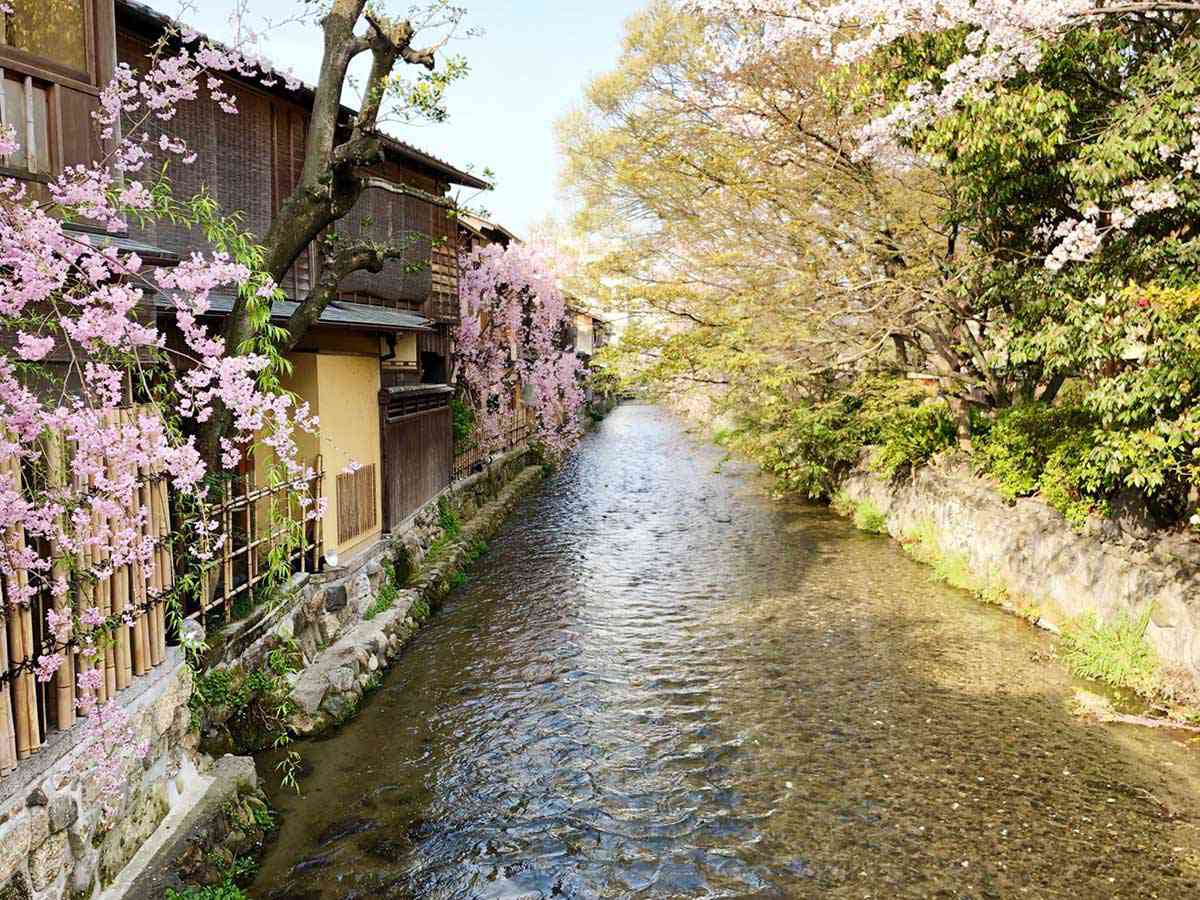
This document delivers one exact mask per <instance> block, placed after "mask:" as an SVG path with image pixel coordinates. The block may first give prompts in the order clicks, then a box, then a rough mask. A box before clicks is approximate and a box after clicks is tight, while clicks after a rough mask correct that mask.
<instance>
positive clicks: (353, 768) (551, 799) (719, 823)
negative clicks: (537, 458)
mask: <svg viewBox="0 0 1200 900" xmlns="http://www.w3.org/2000/svg"><path fill="white" fill-rule="evenodd" d="M1049 647H1050V645H1049V644H1048V639H1047V638H1046V637H1045V636H1044V635H1041V634H1040V633H1038V632H1036V631H1034V630H1033V629H1031V628H1028V627H1026V626H1024V625H1023V624H1022V623H1020V622H1019V621H1018V620H1016V619H1014V618H1012V617H1010V616H1007V615H1004V614H1003V613H1000V612H998V611H996V610H994V609H991V608H988V607H985V606H982V605H980V604H978V603H976V602H975V601H973V600H971V599H970V598H968V597H966V596H965V595H964V594H962V593H961V592H958V591H954V590H951V589H948V588H944V587H940V586H936V585H933V584H931V583H930V581H929V578H928V571H927V570H926V569H924V568H922V567H920V566H918V565H916V564H915V563H913V562H911V561H910V560H908V559H907V558H905V557H904V556H903V554H902V553H901V551H900V550H899V549H898V548H897V547H896V545H895V544H893V543H892V542H890V541H888V540H887V539H885V538H880V537H875V536H868V535H863V534H860V533H858V532H855V531H854V530H853V529H852V528H851V527H850V526H849V525H847V524H846V523H844V522H843V521H841V520H839V519H837V518H835V517H833V516H832V515H830V514H829V513H828V512H827V511H825V510H823V509H819V508H815V507H812V506H807V505H801V504H792V505H789V504H780V503H776V502H772V501H770V500H769V499H767V497H766V495H765V493H764V491H763V488H762V485H761V484H760V483H759V482H758V480H757V479H756V478H755V477H754V476H753V475H752V474H751V473H750V472H749V471H748V468H747V467H746V466H743V465H741V464H737V463H732V462H726V463H724V465H721V452H720V451H719V450H717V449H715V448H712V447H710V446H707V445H705V444H704V443H702V442H700V441H698V440H695V439H694V438H692V437H691V436H689V435H687V434H686V433H685V432H684V426H683V425H682V424H681V423H680V422H679V421H678V420H676V419H674V418H673V417H671V416H670V415H669V414H667V413H665V412H663V411H661V410H658V409H656V408H653V407H648V406H639V405H626V406H622V407H620V408H619V409H617V410H616V411H615V412H614V413H613V415H612V416H611V417H610V418H609V419H608V420H607V421H606V422H605V423H604V424H603V426H602V428H601V429H600V431H599V432H598V433H596V434H593V435H591V436H590V437H589V438H587V439H586V440H585V442H584V444H583V446H582V448H581V450H580V451H579V452H578V453H577V454H576V455H575V457H574V458H573V459H572V460H571V461H570V462H569V464H568V465H566V466H565V467H564V468H563V469H562V470H561V471H560V472H559V473H557V474H556V475H555V476H554V477H553V478H552V479H550V480H549V481H548V482H547V483H546V484H545V485H544V486H543V487H542V488H541V489H540V490H539V491H538V493H536V494H535V495H534V496H532V497H530V498H529V499H528V500H527V501H526V502H524V503H523V504H522V505H521V506H520V507H519V508H518V510H517V511H516V513H515V514H514V516H513V518H512V519H511V520H510V521H509V523H508V524H507V525H506V527H505V528H504V530H503V531H502V533H501V534H500V535H499V536H498V537H497V538H496V540H494V541H493V542H492V548H491V552H490V553H489V554H488V556H487V557H486V558H485V559H484V560H483V561H481V563H480V564H479V574H478V575H477V576H476V577H474V578H472V579H471V581H470V582H469V584H468V585H467V586H466V587H464V588H462V589H461V590H459V591H458V592H457V593H456V594H455V595H454V596H453V597H452V598H451V600H450V601H449V603H448V604H447V607H446V608H445V609H444V610H443V611H442V613H441V615H440V616H438V617H437V618H436V619H435V620H434V624H433V625H432V626H431V627H429V628H427V629H426V630H425V631H424V632H422V633H421V634H420V635H419V636H418V637H417V639H416V640H415V642H414V643H413V644H412V645H411V646H410V648H409V649H408V650H407V652H406V653H405V655H404V656H403V657H402V658H401V659H400V660H399V662H398V663H397V664H396V666H395V667H394V668H393V670H392V671H391V672H390V673H389V675H388V677H387V679H386V682H385V684H384V686H383V688H382V689H381V690H380V691H379V692H378V693H377V694H375V695H374V696H373V697H372V698H371V699H370V700H369V702H368V703H367V704H366V705H365V707H364V709H363V711H362V713H361V714H360V716H359V717H358V718H357V719H356V720H355V721H353V722H352V723H350V724H349V725H347V726H346V727H344V728H343V729H341V730H340V732H338V733H337V734H335V735H333V736H332V737H330V738H328V739H326V740H323V741H318V742H313V743H309V744H305V745H302V747H301V749H302V751H303V753H304V757H305V760H306V763H308V764H310V766H311V772H310V774H308V775H307V776H306V777H305V778H303V779H302V781H301V787H302V791H303V797H302V798H297V797H296V796H295V795H294V794H292V795H289V794H287V793H277V794H276V796H275V797H274V798H273V799H274V800H275V802H277V803H278V804H279V805H280V806H281V808H282V809H283V812H284V816H283V828H282V833H281V835H280V838H279V841H278V842H277V843H276V844H275V845H274V846H273V847H272V848H271V850H270V852H269V853H268V855H267V858H266V860H265V863H264V866H263V869H262V871H261V873H260V875H259V878H258V881H257V883H256V884H255V886H254V890H253V893H254V895H255V896H256V897H275V898H283V897H289V898H314V900H316V898H348V897H361V898H368V897H369V898H375V897H380V898H390V897H395V898H402V897H414V898H417V897H419V898H452V897H453V898H460V897H464V898H465V897H472V898H542V897H570V898H591V897H614V898H615V897H655V898H691V897H846V898H850V897H854V898H864V897H878V898H887V897H947V898H959V897H973V898H974V897H997V898H1000V897H1005V898H1007V897H1072V898H1091V897H1164V898H1165V897H1171V898H1175V897H1185V896H1192V895H1193V894H1194V893H1195V892H1196V891H1197V884H1198V882H1200V879H1198V878H1197V874H1198V870H1197V865H1196V859H1197V858H1198V857H1197V848H1198V847H1200V841H1198V840H1197V835H1196V829H1195V824H1196V821H1197V819H1196V810H1197V806H1196V799H1197V789H1196V781H1195V778H1196V772H1197V769H1196V766H1195V765H1194V763H1193V760H1192V758H1191V755H1190V752H1189V751H1187V750H1186V749H1185V748H1183V747H1182V746H1180V745H1179V744H1177V743H1176V742H1175V741H1174V740H1172V738H1170V737H1169V736H1166V735H1162V734H1155V733H1150V732H1139V731H1136V730H1132V729H1128V728H1118V727H1115V726H1099V725H1095V724H1087V723H1083V722H1081V721H1078V720H1077V719H1075V718H1073V717H1072V715H1071V714H1070V712H1069V710H1068V703H1067V700H1068V698H1069V697H1070V696H1071V693H1072V691H1073V690H1074V689H1075V687H1077V685H1074V684H1072V683H1071V682H1070V681H1069V679H1067V678H1066V677H1065V676H1064V675H1063V674H1062V672H1061V669H1060V668H1059V667H1058V666H1057V665H1056V664H1055V663H1053V662H1046V661H1045V657H1046V651H1047V650H1048V649H1049ZM270 761H271V760H270V758H269V757H267V758H264V760H263V762H264V763H267V764H269V763H270ZM260 769H263V770H266V766H265V765H263V766H260Z"/></svg>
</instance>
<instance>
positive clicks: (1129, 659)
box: [1061, 603, 1162, 697]
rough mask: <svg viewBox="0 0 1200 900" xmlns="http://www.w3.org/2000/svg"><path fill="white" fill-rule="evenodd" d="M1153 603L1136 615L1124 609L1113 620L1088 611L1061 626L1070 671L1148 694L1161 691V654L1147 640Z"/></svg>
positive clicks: (1063, 656) (1063, 645)
mask: <svg viewBox="0 0 1200 900" xmlns="http://www.w3.org/2000/svg"><path fill="white" fill-rule="evenodd" d="M1153 609H1154V606H1153V604H1150V603H1148V604H1146V608H1145V610H1144V611H1143V612H1142V613H1141V615H1139V616H1137V617H1136V618H1134V617H1130V616H1129V615H1128V614H1126V613H1122V614H1121V615H1120V616H1118V617H1117V619H1116V620H1115V621H1114V622H1112V623H1111V624H1109V623H1105V622H1101V621H1099V620H1098V619H1097V618H1096V617H1095V616H1094V615H1092V614H1090V613H1089V614H1087V615H1084V616H1080V617H1078V618H1076V619H1073V620H1072V621H1071V622H1069V623H1067V625H1066V626H1065V627H1064V628H1063V630H1062V648H1061V650H1062V658H1063V660H1064V661H1065V662H1066V664H1067V666H1068V667H1069V668H1070V669H1071V672H1072V673H1073V674H1075V675H1077V676H1079V677H1081V678H1091V679H1094V680H1096V681H1102V682H1104V683H1105V684H1108V685H1112V686H1113V687H1117V688H1128V689H1129V690H1132V691H1136V692H1137V693H1139V694H1142V695H1143V696H1146V697H1154V696H1157V695H1158V694H1160V693H1161V691H1162V678H1161V673H1160V671H1159V662H1158V657H1157V655H1156V654H1155V653H1154V649H1153V648H1152V647H1151V646H1150V643H1149V642H1148V641H1147V640H1146V628H1147V627H1148V626H1149V624H1150V615H1151V613H1152V612H1153Z"/></svg>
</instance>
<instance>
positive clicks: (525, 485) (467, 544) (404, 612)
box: [291, 466, 542, 735]
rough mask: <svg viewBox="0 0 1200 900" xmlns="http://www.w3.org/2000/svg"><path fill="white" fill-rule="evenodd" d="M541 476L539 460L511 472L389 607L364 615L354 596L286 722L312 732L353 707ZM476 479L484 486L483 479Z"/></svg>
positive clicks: (364, 601)
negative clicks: (340, 631) (349, 619)
mask: <svg viewBox="0 0 1200 900" xmlns="http://www.w3.org/2000/svg"><path fill="white" fill-rule="evenodd" d="M541 478H542V469H541V467H540V466H529V467H527V468H525V469H523V470H522V471H521V472H520V473H519V474H518V475H516V477H514V478H513V479H512V481H511V482H508V483H507V484H506V485H505V486H504V488H503V489H502V490H500V491H499V493H498V494H497V495H496V496H495V499H493V500H491V501H489V502H487V503H486V504H484V505H483V506H482V508H480V509H478V510H477V511H476V512H475V513H474V514H473V516H472V518H471V519H470V521H468V522H467V524H466V525H464V526H463V527H462V530H461V531H460V532H459V533H458V534H457V535H456V536H455V537H454V539H453V540H452V541H451V542H450V543H449V544H448V545H447V546H446V548H445V549H443V550H442V552H440V553H439V554H438V555H437V557H436V559H433V560H431V561H430V562H429V563H428V565H422V566H421V567H420V568H419V570H418V571H417V573H416V575H415V577H414V578H413V580H412V582H411V585H410V586H409V587H407V588H405V589H403V590H401V591H399V593H398V595H397V597H396V599H395V601H394V603H393V605H392V606H391V607H390V608H388V609H385V610H383V611H381V612H379V613H378V614H377V615H376V616H375V617H374V618H372V619H370V620H369V621H367V620H364V618H363V612H364V610H366V609H367V608H368V607H369V606H370V604H371V601H372V599H373V598H372V595H370V594H368V595H366V596H363V597H361V598H360V599H357V600H356V601H355V605H354V610H355V612H354V615H353V618H354V620H355V621H356V622H357V624H356V625H355V626H354V627H353V628H351V629H350V630H349V631H347V632H346V633H345V634H344V635H343V636H342V637H340V638H339V639H338V640H337V641H336V642H335V643H334V644H333V645H332V646H330V647H329V648H328V649H326V650H325V651H323V652H322V653H321V654H320V656H319V657H318V658H317V659H316V660H315V661H314V662H313V664H312V665H310V666H308V667H306V668H305V669H304V670H303V671H302V672H301V673H300V675H299V678H298V679H297V681H296V684H295V686H294V688H293V691H292V700H293V702H294V703H295V705H296V713H295V716H294V717H293V719H292V722H291V727H292V730H293V731H294V732H296V733H297V734H302V735H312V734H317V733H319V732H321V731H323V730H325V729H326V728H328V727H329V726H330V725H333V724H336V723H338V722H340V721H343V720H345V719H346V718H348V717H349V716H350V715H352V714H353V713H354V711H355V710H356V709H357V708H358V704H359V703H360V702H361V701H362V698H363V695H364V693H366V691H367V690H368V689H369V687H370V686H371V685H372V683H373V682H374V681H375V680H376V679H377V678H378V677H379V675H378V674H377V673H378V672H380V670H381V669H383V668H385V667H386V666H387V665H388V663H389V662H391V661H392V660H393V659H395V657H396V656H398V655H399V654H400V652H401V650H402V649H403V648H404V645H405V644H407V643H408V640H409V638H410V637H412V635H413V634H414V633H415V632H416V631H417V629H419V628H420V627H421V624H422V622H423V621H424V619H425V618H426V617H427V616H428V614H429V610H430V607H431V606H432V605H433V604H434V603H436V601H437V600H438V599H440V598H441V597H442V596H443V595H444V594H445V593H447V592H448V591H449V589H450V576H451V575H452V574H453V573H454V572H456V571H457V570H459V569H460V568H461V567H462V565H463V563H464V561H465V559H466V558H467V557H468V556H469V554H470V553H471V550H472V548H473V547H474V546H475V544H476V542H477V541H480V540H484V539H486V538H487V537H488V536H490V535H491V534H492V533H493V532H495V530H496V529H497V528H498V527H499V526H500V524H501V523H502V522H503V521H504V520H505V518H507V517H508V514H509V513H510V512H511V511H512V507H513V506H514V505H515V504H516V502H517V501H518V500H519V499H520V498H521V496H522V495H523V494H524V493H525V492H526V491H527V490H528V489H529V488H531V487H532V486H533V485H535V484H537V483H538V482H539V481H540V480H541ZM493 484H495V482H493ZM478 485H480V486H481V488H484V487H486V486H487V485H488V482H486V481H481V482H478ZM487 490H488V491H490V488H487ZM485 495H486V492H485V493H483V494H476V495H474V496H475V498H476V499H472V498H471V495H467V496H463V495H460V496H459V497H458V498H457V501H456V502H465V503H466V504H467V506H468V508H469V507H470V506H472V505H473V504H475V503H476V502H478V498H479V497H481V496H485Z"/></svg>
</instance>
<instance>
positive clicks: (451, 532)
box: [437, 494, 462, 538]
mask: <svg viewBox="0 0 1200 900" xmlns="http://www.w3.org/2000/svg"><path fill="white" fill-rule="evenodd" d="M437 507H438V525H439V526H440V527H441V529H442V532H443V533H444V536H446V537H451V538H452V537H454V536H455V535H457V534H458V532H459V530H460V529H461V528H462V523H461V522H460V521H459V518H458V513H457V512H455V510H454V506H453V505H452V504H451V503H450V498H449V497H447V496H446V495H445V494H443V495H442V496H441V497H438V503H437Z"/></svg>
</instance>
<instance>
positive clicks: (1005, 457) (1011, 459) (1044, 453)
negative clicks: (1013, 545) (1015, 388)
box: [972, 403, 1095, 500]
mask: <svg viewBox="0 0 1200 900" xmlns="http://www.w3.org/2000/svg"><path fill="white" fill-rule="evenodd" d="M1094 425H1095V423H1094V421H1093V419H1092V417H1091V416H1090V415H1088V414H1087V413H1086V412H1085V411H1084V410H1082V409H1080V408H1078V407H1074V406H1070V407H1053V406H1047V405H1045V404H1042V403H1023V404H1019V405H1017V406H1013V407H1010V408H1008V409H1003V410H1000V411H999V412H997V413H996V414H995V416H994V417H993V418H991V419H982V418H977V419H976V420H975V421H974V422H973V429H972V430H973V432H974V434H973V438H974V441H973V442H974V446H975V461H976V464H977V466H978V467H979V469H980V471H983V472H987V473H988V474H989V475H991V476H992V477H993V478H995V479H996V481H997V482H998V485H999V489H1000V493H1001V494H1002V495H1003V496H1004V497H1005V498H1006V499H1008V500H1015V499H1016V498H1018V497H1028V496H1030V495H1031V494H1036V493H1037V492H1038V490H1039V489H1040V487H1041V481H1042V473H1043V472H1044V471H1045V469H1046V464H1047V462H1048V461H1049V460H1050V457H1051V456H1053V455H1054V454H1055V452H1056V451H1057V450H1058V448H1059V447H1060V446H1061V445H1062V444H1063V443H1065V442H1067V441H1070V440H1072V439H1073V438H1075V437H1076V436H1077V435H1078V434H1079V433H1080V432H1082V431H1090V430H1092V428H1093V427H1094Z"/></svg>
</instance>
